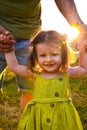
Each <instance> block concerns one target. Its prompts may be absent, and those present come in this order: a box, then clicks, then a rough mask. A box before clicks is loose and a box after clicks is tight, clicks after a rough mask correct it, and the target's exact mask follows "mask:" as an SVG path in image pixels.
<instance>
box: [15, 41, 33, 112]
mask: <svg viewBox="0 0 87 130" xmlns="http://www.w3.org/2000/svg"><path fill="white" fill-rule="evenodd" d="M15 54H16V57H17V59H18V62H19V64H23V65H27V64H28V58H29V55H30V51H29V40H24V39H16V45H15ZM16 81H17V84H18V89H19V91H20V92H21V99H20V110H21V111H22V110H23V109H24V107H25V105H26V103H27V102H28V101H30V100H31V99H32V94H30V93H28V91H29V84H28V78H23V77H20V76H16Z"/></svg>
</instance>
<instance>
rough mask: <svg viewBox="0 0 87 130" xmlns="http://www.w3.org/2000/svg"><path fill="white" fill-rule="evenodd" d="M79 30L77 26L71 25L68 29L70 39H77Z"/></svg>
mask: <svg viewBox="0 0 87 130" xmlns="http://www.w3.org/2000/svg"><path fill="white" fill-rule="evenodd" d="M79 33H80V32H79V30H78V28H76V27H71V29H70V30H68V32H67V35H68V37H69V39H75V38H76V37H77V36H78V35H79Z"/></svg>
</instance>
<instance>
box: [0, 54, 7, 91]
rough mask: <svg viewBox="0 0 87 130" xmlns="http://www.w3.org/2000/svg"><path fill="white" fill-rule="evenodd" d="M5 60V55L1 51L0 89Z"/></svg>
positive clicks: (0, 87)
mask: <svg viewBox="0 0 87 130" xmlns="http://www.w3.org/2000/svg"><path fill="white" fill-rule="evenodd" d="M6 65H7V64H6V61H5V56H4V54H3V53H0V89H2V86H3V79H4V73H5V72H4V69H5V67H6Z"/></svg>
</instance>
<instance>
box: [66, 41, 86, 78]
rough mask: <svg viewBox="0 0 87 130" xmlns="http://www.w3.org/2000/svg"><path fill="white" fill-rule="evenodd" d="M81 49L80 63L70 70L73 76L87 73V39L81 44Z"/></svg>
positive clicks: (69, 72) (70, 74)
mask: <svg viewBox="0 0 87 130" xmlns="http://www.w3.org/2000/svg"><path fill="white" fill-rule="evenodd" d="M79 51H80V55H79V65H78V66H75V67H70V68H69V70H68V74H69V76H70V77H72V78H76V77H80V76H83V75H85V74H87V40H84V42H83V43H82V44H81V46H80V49H79Z"/></svg>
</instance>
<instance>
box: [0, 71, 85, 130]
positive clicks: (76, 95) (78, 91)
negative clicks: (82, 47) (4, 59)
mask: <svg viewBox="0 0 87 130" xmlns="http://www.w3.org/2000/svg"><path fill="white" fill-rule="evenodd" d="M70 82H71V92H72V93H71V94H72V95H71V96H72V99H73V103H74V106H75V107H76V108H77V110H78V112H79V115H80V117H81V120H82V124H83V127H84V130H87V77H83V78H79V79H78V80H77V79H71V80H70ZM19 102H20V93H19V92H18V90H17V84H16V82H15V77H14V74H13V73H12V72H9V70H8V69H7V70H6V75H5V79H4V84H3V93H0V130H17V126H18V122H19V119H20V116H21V113H20V106H19Z"/></svg>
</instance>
